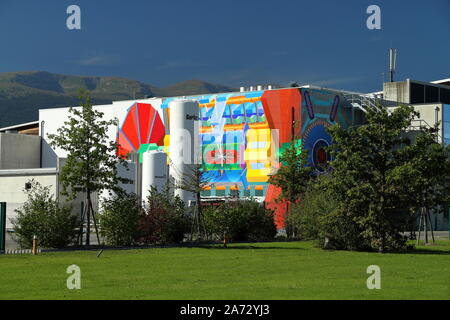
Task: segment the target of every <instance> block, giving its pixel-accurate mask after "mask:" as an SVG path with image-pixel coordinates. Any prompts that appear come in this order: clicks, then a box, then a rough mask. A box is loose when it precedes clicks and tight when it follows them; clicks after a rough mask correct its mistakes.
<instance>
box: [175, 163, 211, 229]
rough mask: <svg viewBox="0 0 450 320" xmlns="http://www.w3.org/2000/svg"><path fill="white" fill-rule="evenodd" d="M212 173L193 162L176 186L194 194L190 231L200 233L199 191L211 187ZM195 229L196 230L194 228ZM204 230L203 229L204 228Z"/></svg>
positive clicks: (200, 208) (201, 221) (201, 220)
mask: <svg viewBox="0 0 450 320" xmlns="http://www.w3.org/2000/svg"><path fill="white" fill-rule="evenodd" d="M213 177H214V174H213V173H211V171H208V170H207V169H206V168H205V167H204V166H203V165H202V164H193V165H192V166H191V167H189V170H188V172H187V173H185V174H184V176H183V177H182V179H181V181H180V182H179V184H178V185H176V186H175V187H176V188H180V189H183V190H185V191H188V192H191V193H193V194H194V195H195V200H196V204H195V211H196V212H195V213H194V219H193V224H194V225H193V228H192V232H193V233H194V232H197V234H198V235H200V228H201V225H202V224H203V227H204V223H203V207H202V205H201V192H202V191H203V190H205V188H206V187H208V186H209V187H211V186H213V184H212V183H211V181H212V180H213ZM195 229H196V230H195ZM204 231H205V230H204Z"/></svg>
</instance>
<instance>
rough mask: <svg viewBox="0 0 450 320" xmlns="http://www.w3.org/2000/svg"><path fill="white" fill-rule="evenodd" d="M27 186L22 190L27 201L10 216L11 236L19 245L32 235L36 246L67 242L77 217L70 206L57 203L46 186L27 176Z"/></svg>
mask: <svg viewBox="0 0 450 320" xmlns="http://www.w3.org/2000/svg"><path fill="white" fill-rule="evenodd" d="M30 183H31V188H30V189H28V190H24V192H25V193H26V194H27V201H26V202H25V203H24V205H23V207H22V208H20V209H17V210H16V213H17V215H16V217H15V218H13V219H12V221H11V222H12V225H13V227H14V231H15V233H14V236H15V237H16V239H17V240H18V242H19V244H20V245H21V246H22V247H23V248H30V247H31V245H32V241H33V237H34V236H36V237H37V239H38V243H39V246H40V247H44V248H63V247H66V246H68V245H70V244H71V243H72V242H73V240H74V238H75V236H76V227H77V224H78V222H77V218H76V217H75V216H74V215H72V213H71V212H72V208H71V207H70V206H68V205H63V206H61V205H60V204H59V203H58V201H56V200H55V199H53V195H51V194H50V188H49V187H43V186H42V185H41V184H39V183H38V182H36V181H34V180H31V181H30Z"/></svg>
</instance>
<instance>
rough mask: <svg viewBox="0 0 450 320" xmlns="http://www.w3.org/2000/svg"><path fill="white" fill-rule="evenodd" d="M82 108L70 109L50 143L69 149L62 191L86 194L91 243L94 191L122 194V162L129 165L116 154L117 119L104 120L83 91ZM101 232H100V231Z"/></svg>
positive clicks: (61, 176)
mask: <svg viewBox="0 0 450 320" xmlns="http://www.w3.org/2000/svg"><path fill="white" fill-rule="evenodd" d="M79 98H80V102H81V107H80V108H70V109H69V112H70V115H69V117H68V120H67V121H66V122H64V126H63V127H61V128H59V129H58V131H57V134H50V135H49V138H50V140H51V143H50V145H52V146H54V147H59V148H60V149H62V150H64V151H66V152H67V154H68V155H67V161H66V163H65V165H64V166H63V168H62V170H61V173H60V181H61V185H62V192H61V193H62V194H63V195H65V196H67V197H68V198H69V199H74V198H75V197H76V195H77V194H78V193H80V192H81V193H84V194H86V199H87V201H86V210H85V212H86V218H87V233H86V245H89V243H90V239H89V238H90V217H91V216H92V217H93V218H94V224H95V226H96V228H97V225H96V220H95V213H94V212H93V207H92V194H93V193H101V192H102V191H103V190H108V191H109V192H115V193H117V194H122V193H123V191H122V189H121V188H120V187H119V185H118V184H119V182H127V181H128V179H124V178H121V177H119V176H118V173H117V170H118V165H119V164H123V165H126V161H125V159H122V158H120V157H117V156H116V150H117V144H116V143H115V142H112V141H110V139H109V137H108V134H107V131H108V127H110V126H112V125H115V124H116V122H117V120H116V119H114V120H108V121H107V120H102V118H103V113H102V112H100V111H97V110H95V109H94V108H93V107H92V103H91V99H90V95H89V93H88V92H87V91H84V90H80V96H79ZM97 235H98V231H97Z"/></svg>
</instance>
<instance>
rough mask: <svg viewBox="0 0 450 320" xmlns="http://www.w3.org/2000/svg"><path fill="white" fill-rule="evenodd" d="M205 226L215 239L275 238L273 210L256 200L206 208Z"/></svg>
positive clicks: (260, 239)
mask: <svg viewBox="0 0 450 320" xmlns="http://www.w3.org/2000/svg"><path fill="white" fill-rule="evenodd" d="M203 215H204V221H205V226H206V228H207V230H208V234H209V235H210V236H211V237H212V238H214V239H223V237H224V236H226V238H227V239H228V240H234V241H262V240H269V239H273V238H274V236H275V234H276V232H277V231H276V227H275V223H274V219H273V212H272V211H271V210H268V209H267V208H266V207H265V206H264V204H261V203H259V202H257V201H256V200H237V201H230V202H226V203H223V204H221V205H218V206H216V207H209V208H207V209H205V210H204V213H203Z"/></svg>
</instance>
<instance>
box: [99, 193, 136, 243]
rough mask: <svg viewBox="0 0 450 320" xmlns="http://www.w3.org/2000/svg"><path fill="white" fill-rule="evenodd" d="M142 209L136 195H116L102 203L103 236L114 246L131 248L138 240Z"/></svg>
mask: <svg viewBox="0 0 450 320" xmlns="http://www.w3.org/2000/svg"><path fill="white" fill-rule="evenodd" d="M141 214H142V212H141V207H140V204H139V200H138V197H137V196H136V195H135V194H123V195H120V196H119V195H114V196H113V197H112V198H110V199H104V201H103V202H102V213H101V215H100V223H101V226H102V229H101V234H102V235H103V236H104V238H105V241H106V243H107V244H109V245H113V246H131V245H134V244H136V242H137V240H138V226H139V219H140V218H141Z"/></svg>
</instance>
